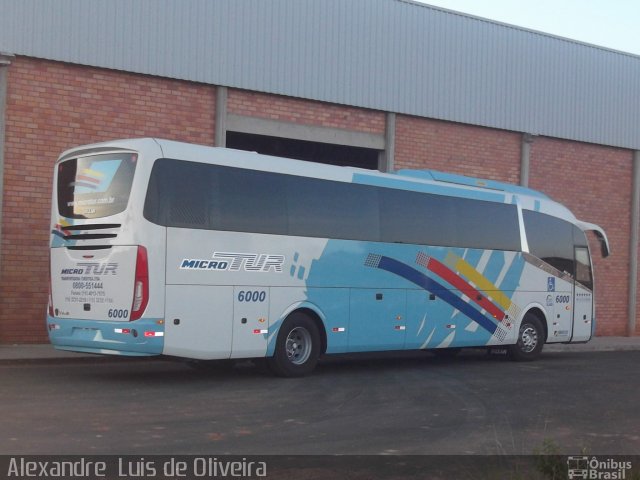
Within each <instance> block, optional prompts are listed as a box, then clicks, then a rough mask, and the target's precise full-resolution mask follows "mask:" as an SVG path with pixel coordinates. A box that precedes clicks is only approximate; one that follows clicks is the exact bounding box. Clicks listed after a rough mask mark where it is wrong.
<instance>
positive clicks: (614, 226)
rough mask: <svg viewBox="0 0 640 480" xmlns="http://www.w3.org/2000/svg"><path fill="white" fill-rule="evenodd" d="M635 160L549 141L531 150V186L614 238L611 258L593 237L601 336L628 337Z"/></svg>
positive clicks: (628, 154) (608, 150) (535, 144)
mask: <svg viewBox="0 0 640 480" xmlns="http://www.w3.org/2000/svg"><path fill="white" fill-rule="evenodd" d="M632 158H633V154H632V152H631V151H630V150H623V149H618V148H611V147H603V146H599V145H591V144H586V143H578V142H570V141H566V140H558V139H552V138H544V137H539V138H536V139H535V140H534V142H533V145H532V146H531V166H530V185H531V187H532V188H535V189H536V190H540V191H542V192H544V193H546V194H548V195H549V196H550V197H551V198H553V199H554V200H557V201H558V202H560V203H563V204H564V205H566V206H567V207H569V209H571V211H573V213H574V214H575V215H576V216H577V217H578V218H580V219H581V220H585V221H588V222H592V223H596V224H598V225H600V226H601V227H602V228H604V229H605V231H606V232H607V236H608V237H609V242H610V244H611V250H612V252H613V254H612V255H611V256H610V257H609V258H606V259H602V258H601V257H600V249H599V245H598V243H597V241H595V240H594V239H593V238H591V239H590V244H591V253H592V256H593V258H594V263H595V266H594V268H595V275H596V305H597V311H596V316H597V328H596V334H597V335H625V334H626V325H627V311H628V308H627V302H628V285H629V282H628V278H629V274H628V268H629V228H630V218H631V187H632V185H631V168H632Z"/></svg>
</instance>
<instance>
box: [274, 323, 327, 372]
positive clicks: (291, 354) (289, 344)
mask: <svg viewBox="0 0 640 480" xmlns="http://www.w3.org/2000/svg"><path fill="white" fill-rule="evenodd" d="M319 357H320V332H319V331H318V327H317V326H316V324H315V322H314V321H313V320H312V319H311V318H309V317H308V316H307V315H305V314H303V313H299V312H294V313H292V314H291V315H289V316H288V317H287V319H286V320H285V321H284V323H283V324H282V326H281V327H280V331H279V332H278V339H277V340H276V349H275V352H274V354H273V357H270V358H269V359H268V363H269V367H270V368H271V370H272V371H273V372H274V373H275V374H276V375H278V376H280V377H301V376H303V375H307V374H309V373H311V372H312V371H313V369H314V368H315V367H316V365H317V364H318V358H319Z"/></svg>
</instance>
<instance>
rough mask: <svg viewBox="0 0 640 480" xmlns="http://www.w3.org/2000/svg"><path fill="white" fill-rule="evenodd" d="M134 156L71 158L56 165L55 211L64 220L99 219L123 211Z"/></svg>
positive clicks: (126, 154) (133, 169) (105, 155)
mask: <svg viewBox="0 0 640 480" xmlns="http://www.w3.org/2000/svg"><path fill="white" fill-rule="evenodd" d="M136 160H137V155H136V154H134V153H128V152H121V153H109V154H100V155H91V156H87V157H80V158H73V159H70V160H67V161H64V162H62V163H60V165H59V166H58V185H57V186H58V212H59V213H60V215H62V216H63V217H66V218H78V219H82V218H100V217H108V216H111V215H115V214H117V213H120V212H122V211H124V210H125V209H126V207H127V202H128V201H129V193H130V191H131V183H132V181H133V174H134V172H135V167H136Z"/></svg>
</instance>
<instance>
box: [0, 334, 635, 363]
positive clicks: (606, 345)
mask: <svg viewBox="0 0 640 480" xmlns="http://www.w3.org/2000/svg"><path fill="white" fill-rule="evenodd" d="M624 350H640V336H636V337H594V338H593V339H592V340H591V341H590V342H588V343H583V344H570V345H563V344H548V345H545V346H544V350H543V353H544V352H554V353H555V352H611V351H624ZM99 358H112V357H102V356H98V355H92V354H85V353H76V352H66V351H62V350H56V349H55V348H53V346H51V345H50V344H35V345H0V362H12V361H18V362H21V361H40V360H44V361H51V360H62V361H70V360H74V359H75V360H79V359H99Z"/></svg>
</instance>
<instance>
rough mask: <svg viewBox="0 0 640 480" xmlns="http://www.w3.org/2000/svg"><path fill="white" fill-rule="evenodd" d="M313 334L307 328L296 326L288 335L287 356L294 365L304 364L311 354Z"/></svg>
mask: <svg viewBox="0 0 640 480" xmlns="http://www.w3.org/2000/svg"><path fill="white" fill-rule="evenodd" d="M311 347H312V341H311V334H310V333H309V331H308V330H307V329H306V328H302V327H296V328H294V329H293V330H291V331H290V332H289V335H287V341H286V343H285V348H286V350H287V358H288V359H289V361H290V362H291V363H293V364H294V365H302V364H303V363H305V362H306V361H307V360H308V359H309V356H310V355H311Z"/></svg>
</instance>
